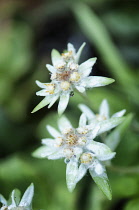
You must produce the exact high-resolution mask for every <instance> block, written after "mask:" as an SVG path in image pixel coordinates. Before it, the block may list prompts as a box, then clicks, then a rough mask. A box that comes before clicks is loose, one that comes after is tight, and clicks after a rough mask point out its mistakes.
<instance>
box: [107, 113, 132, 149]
mask: <svg viewBox="0 0 139 210" xmlns="http://www.w3.org/2000/svg"><path fill="white" fill-rule="evenodd" d="M132 119H133V114H129V115H127V116H126V117H125V119H124V121H123V122H122V123H121V124H120V125H119V126H118V127H117V128H116V129H115V130H114V131H113V132H111V133H110V134H109V135H108V136H107V137H106V139H105V143H106V144H107V145H108V146H109V147H110V148H111V150H112V151H114V150H115V149H116V147H117V146H118V144H119V143H120V141H121V140H122V137H123V135H124V133H125V132H126V130H127V129H128V127H129V125H130V124H131V121H132Z"/></svg>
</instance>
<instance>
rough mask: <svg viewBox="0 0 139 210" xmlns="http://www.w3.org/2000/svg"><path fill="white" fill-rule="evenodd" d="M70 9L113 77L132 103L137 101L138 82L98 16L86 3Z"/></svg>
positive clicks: (76, 4) (75, 5) (74, 5)
mask: <svg viewBox="0 0 139 210" xmlns="http://www.w3.org/2000/svg"><path fill="white" fill-rule="evenodd" d="M72 10H73V12H74V14H75V17H76V19H77V22H78V24H79V25H80V27H81V29H82V31H83V32H84V34H85V35H86V36H87V38H88V39H89V40H90V41H91V42H92V43H93V45H95V46H96V48H97V50H98V52H99V53H100V55H101V57H102V58H103V61H104V62H105V64H106V65H107V66H108V68H109V70H110V71H111V74H112V75H113V77H114V79H116V80H117V81H118V83H120V84H121V85H122V87H123V88H124V91H125V92H126V93H127V94H130V95H131V96H132V98H133V99H134V103H137V101H138V91H137V87H136V85H137V84H138V80H137V78H136V76H135V75H134V73H133V71H132V70H131V69H130V68H129V67H128V65H127V64H126V62H125V61H124V60H123V59H122V56H121V55H120V52H118V50H117V48H116V47H115V46H114V44H113V42H112V40H111V38H110V36H109V34H108V32H107V30H106V28H105V26H104V25H103V23H102V22H101V20H100V19H99V17H97V15H96V14H95V13H94V12H93V11H92V10H91V9H90V8H89V7H88V6H87V5H85V4H82V3H75V4H73V6H72ZM80 11H82V12H80ZM129 86H130V88H129ZM138 102H139V101H138Z"/></svg>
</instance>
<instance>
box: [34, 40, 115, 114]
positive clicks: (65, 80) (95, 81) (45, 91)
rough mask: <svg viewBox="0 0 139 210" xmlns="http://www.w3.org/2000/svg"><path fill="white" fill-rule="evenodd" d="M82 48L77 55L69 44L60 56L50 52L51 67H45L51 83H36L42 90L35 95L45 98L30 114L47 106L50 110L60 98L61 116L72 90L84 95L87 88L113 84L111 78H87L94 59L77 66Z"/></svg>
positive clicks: (57, 53) (53, 51)
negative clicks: (48, 72)
mask: <svg viewBox="0 0 139 210" xmlns="http://www.w3.org/2000/svg"><path fill="white" fill-rule="evenodd" d="M84 46H85V43H83V44H82V46H81V47H80V48H79V50H78V51H77V53H76V50H75V48H74V46H73V45H72V44H70V43H69V44H68V47H67V52H65V53H62V54H60V53H59V52H58V51H57V50H55V49H54V50H52V64H53V65H49V64H47V65H46V67H47V69H48V70H49V71H50V73H51V78H50V79H51V82H50V83H41V82H39V81H36V83H37V85H38V86H39V87H40V88H42V90H40V91H38V92H37V93H36V95H38V96H44V97H45V98H44V99H43V100H42V101H41V102H40V103H39V104H38V105H37V106H36V107H35V108H34V110H33V111H32V113H33V112H36V111H38V110H39V109H41V108H43V107H44V106H46V105H48V104H49V106H48V108H50V107H51V106H52V105H53V104H54V103H55V102H56V100H57V99H58V98H59V97H60V101H59V104H58V113H59V114H62V113H63V112H64V111H65V109H66V107H67V105H68V102H69V98H70V96H73V95H74V89H77V90H78V91H79V92H81V93H84V92H85V91H86V89H87V88H93V87H99V86H105V85H108V84H110V83H112V82H114V80H113V79H111V78H106V77H99V76H89V74H90V73H91V70H92V66H93V65H94V64H95V62H96V58H90V59H89V60H87V61H85V62H84V63H82V64H80V65H79V63H78V62H79V58H80V55H81V52H82V50H83V48H84Z"/></svg>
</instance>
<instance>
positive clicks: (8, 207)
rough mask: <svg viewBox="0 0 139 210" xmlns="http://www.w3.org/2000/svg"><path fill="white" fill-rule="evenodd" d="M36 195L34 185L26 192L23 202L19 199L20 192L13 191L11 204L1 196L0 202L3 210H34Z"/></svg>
mask: <svg viewBox="0 0 139 210" xmlns="http://www.w3.org/2000/svg"><path fill="white" fill-rule="evenodd" d="M33 195H34V185H33V184H31V185H30V186H29V187H28V188H27V189H26V191H25V193H24V195H23V196H22V198H21V200H20V198H19V191H18V190H17V189H16V190H13V191H12V194H11V204H9V203H8V202H7V201H6V199H5V198H4V197H3V196H2V195H0V202H1V203H2V204H3V206H2V207H1V210H32V198H33Z"/></svg>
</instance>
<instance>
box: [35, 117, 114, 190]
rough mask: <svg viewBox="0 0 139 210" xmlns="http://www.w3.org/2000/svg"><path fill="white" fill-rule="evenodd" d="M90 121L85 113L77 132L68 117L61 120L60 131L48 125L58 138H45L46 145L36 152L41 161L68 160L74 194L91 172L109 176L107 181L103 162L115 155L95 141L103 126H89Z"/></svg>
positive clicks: (68, 177)
mask: <svg viewBox="0 0 139 210" xmlns="http://www.w3.org/2000/svg"><path fill="white" fill-rule="evenodd" d="M86 121H87V119H86V116H85V114H82V115H81V117H80V120H79V127H78V128H76V129H75V128H73V126H72V125H71V123H70V122H69V120H68V119H67V118H66V117H65V116H63V117H61V118H60V119H59V121H58V126H59V129H60V132H58V131H57V130H55V129H54V128H53V127H51V126H47V129H48V131H49V133H50V134H51V135H52V136H53V137H54V139H51V138H47V139H42V144H43V146H41V147H40V148H38V149H37V150H36V151H35V152H34V153H33V156H35V157H38V158H45V157H47V158H48V159H53V160H54V159H60V158H64V159H65V163H66V164H67V168H66V181H67V187H68V189H69V191H71V192H72V191H73V189H74V188H75V186H76V184H77V182H78V181H79V180H80V179H81V178H82V177H83V176H84V175H85V173H86V171H87V169H89V170H90V171H91V172H92V173H96V176H97V177H100V176H102V177H103V176H104V174H105V178H106V172H105V167H104V166H103V165H102V163H101V162H102V161H106V160H110V159H112V158H113V157H114V155H115V153H114V152H111V150H110V149H109V148H108V147H107V146H106V145H104V144H102V143H98V142H95V141H93V139H94V138H95V137H96V136H97V135H98V131H99V129H100V127H99V126H98V125H97V126H96V125H95V124H90V125H87V124H86ZM92 176H93V175H92ZM94 180H95V179H94ZM105 181H106V179H105Z"/></svg>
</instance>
